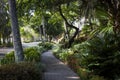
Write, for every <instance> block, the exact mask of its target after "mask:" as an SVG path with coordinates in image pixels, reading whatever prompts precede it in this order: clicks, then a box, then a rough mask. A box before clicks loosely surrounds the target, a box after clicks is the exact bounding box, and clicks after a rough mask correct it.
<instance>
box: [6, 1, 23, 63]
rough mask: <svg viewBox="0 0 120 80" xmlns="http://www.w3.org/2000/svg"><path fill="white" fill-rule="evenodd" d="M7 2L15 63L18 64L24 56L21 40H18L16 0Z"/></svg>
mask: <svg viewBox="0 0 120 80" xmlns="http://www.w3.org/2000/svg"><path fill="white" fill-rule="evenodd" d="M8 2H9V10H10V19H11V27H12V33H13V45H14V49H15V61H16V62H20V61H23V60H24V56H23V48H22V44H21V39H20V31H19V26H18V18H17V13H16V0H8Z"/></svg>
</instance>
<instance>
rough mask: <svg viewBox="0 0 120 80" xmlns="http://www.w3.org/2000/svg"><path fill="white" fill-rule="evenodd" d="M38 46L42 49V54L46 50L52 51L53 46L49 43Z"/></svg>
mask: <svg viewBox="0 0 120 80" xmlns="http://www.w3.org/2000/svg"><path fill="white" fill-rule="evenodd" d="M38 45H39V47H43V52H44V51H46V50H50V49H52V46H53V44H52V43H49V42H45V43H39V44H38Z"/></svg>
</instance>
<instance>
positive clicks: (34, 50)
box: [0, 47, 41, 64]
mask: <svg viewBox="0 0 120 80" xmlns="http://www.w3.org/2000/svg"><path fill="white" fill-rule="evenodd" d="M40 50H41V49H39V48H38V47H30V48H25V49H24V60H25V61H33V62H40V59H41V54H40ZM0 63H1V64H11V63H15V57H14V51H12V52H10V53H8V54H6V55H5V57H4V58H3V59H2V60H1V61H0Z"/></svg>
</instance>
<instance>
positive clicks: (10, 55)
mask: <svg viewBox="0 0 120 80" xmlns="http://www.w3.org/2000/svg"><path fill="white" fill-rule="evenodd" d="M14 62H15V57H14V51H11V52H10V53H8V54H6V55H5V57H4V58H3V59H1V61H0V64H10V63H14Z"/></svg>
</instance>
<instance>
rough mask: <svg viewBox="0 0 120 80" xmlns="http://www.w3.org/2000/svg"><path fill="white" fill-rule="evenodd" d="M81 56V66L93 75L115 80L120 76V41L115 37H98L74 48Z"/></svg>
mask: <svg viewBox="0 0 120 80" xmlns="http://www.w3.org/2000/svg"><path fill="white" fill-rule="evenodd" d="M74 47H75V48H77V49H75V48H74V49H75V52H76V53H78V55H79V60H80V61H79V62H80V66H81V67H84V68H86V69H88V70H90V71H91V72H92V73H93V74H95V75H99V76H103V77H105V78H106V79H108V80H114V79H116V78H118V77H119V76H120V71H119V69H120V63H119V61H120V51H119V49H120V48H119V41H118V40H116V38H115V37H114V36H112V35H111V36H109V37H106V36H96V37H95V38H93V39H91V40H88V41H86V42H83V43H81V44H79V45H76V46H74Z"/></svg>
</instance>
